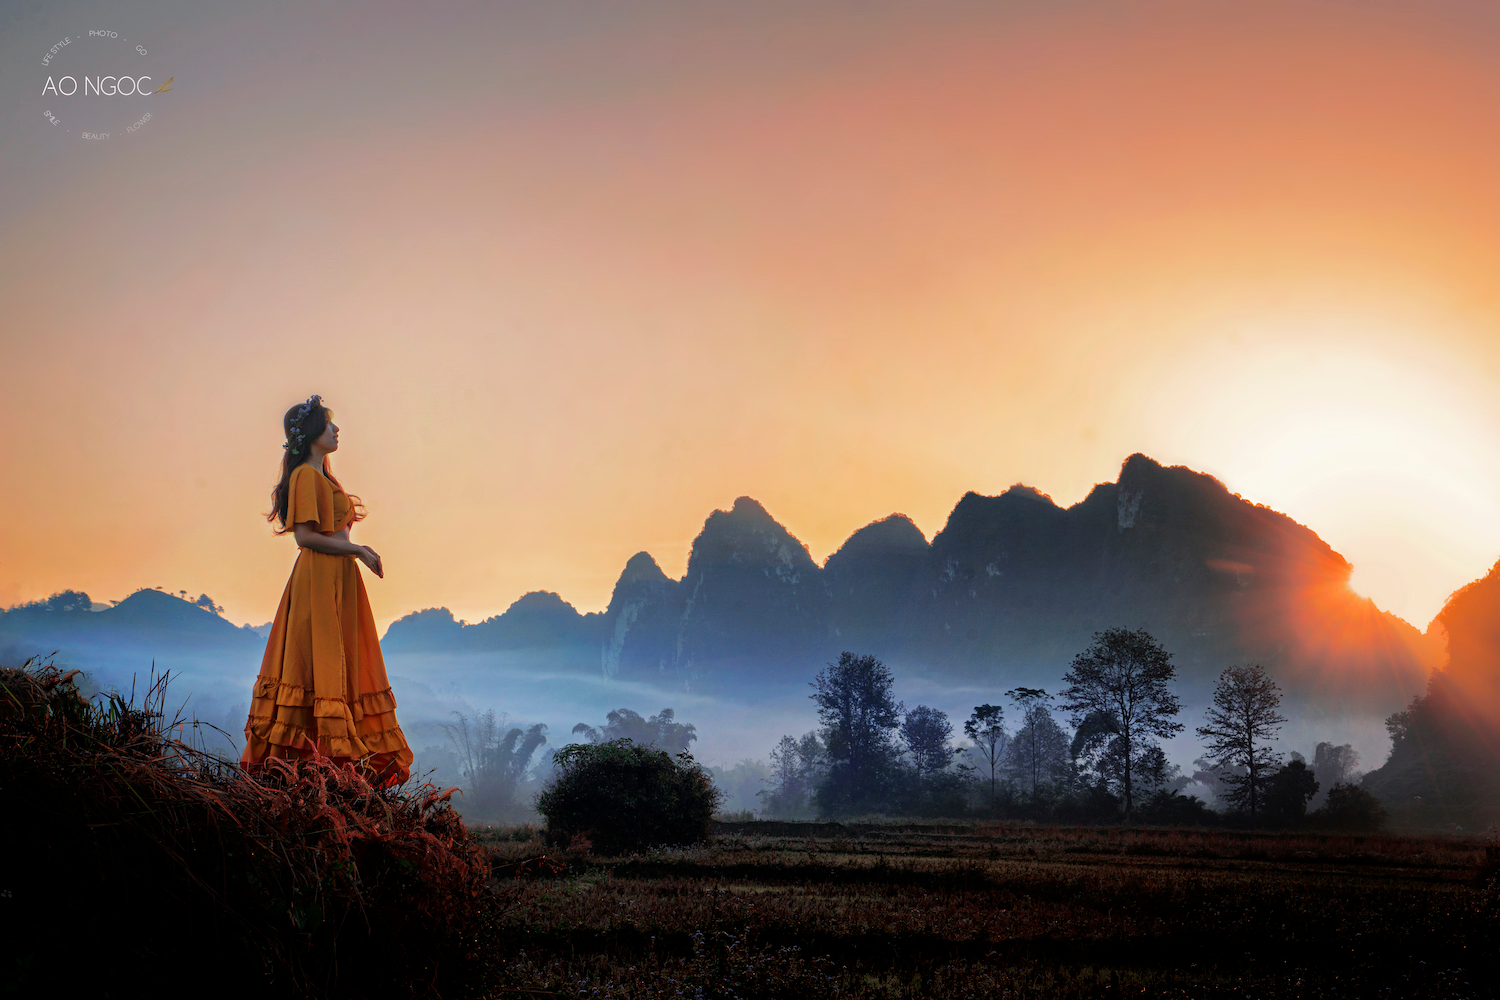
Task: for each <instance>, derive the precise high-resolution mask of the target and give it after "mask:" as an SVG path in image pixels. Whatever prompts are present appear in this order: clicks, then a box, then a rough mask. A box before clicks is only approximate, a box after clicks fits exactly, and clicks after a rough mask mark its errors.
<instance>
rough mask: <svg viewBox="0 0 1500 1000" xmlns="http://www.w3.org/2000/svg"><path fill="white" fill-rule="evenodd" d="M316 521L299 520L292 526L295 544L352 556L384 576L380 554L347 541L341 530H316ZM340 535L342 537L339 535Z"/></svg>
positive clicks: (316, 550) (364, 546)
mask: <svg viewBox="0 0 1500 1000" xmlns="http://www.w3.org/2000/svg"><path fill="white" fill-rule="evenodd" d="M316 523H317V522H316V521H301V522H299V523H297V524H295V525H293V527H292V533H293V535H294V536H295V537H296V539H297V545H298V546H300V547H301V548H304V549H312V550H313V551H314V552H326V553H327V554H329V555H331V556H354V557H355V558H357V559H358V560H359V561H360V562H362V563H364V564H365V565H366V566H368V567H370V572H372V573H374V574H375V575H376V576H378V577H381V578H384V577H385V573H384V572H383V570H382V567H381V565H380V556H379V555H377V554H376V552H375V550H374V549H372V548H370V547H369V546H368V545H355V544H354V543H353V542H351V541H349V536H348V535H347V534H344V533H343V532H339V534H338V535H332V536H330V535H325V534H322V533H321V532H319V531H318V529H317V528H316V527H314V525H315V524H316ZM339 535H342V536H343V537H339Z"/></svg>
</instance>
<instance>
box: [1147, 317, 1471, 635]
mask: <svg viewBox="0 0 1500 1000" xmlns="http://www.w3.org/2000/svg"><path fill="white" fill-rule="evenodd" d="M1179 365H1180V368H1179V369H1177V372H1176V375H1175V377H1174V378H1173V379H1172V381H1173V382H1174V384H1175V386H1176V388H1177V390H1178V391H1177V392H1173V393H1171V394H1170V396H1171V403H1172V408H1173V410H1174V411H1175V412H1176V413H1177V414H1178V418H1177V419H1176V420H1175V421H1173V420H1171V419H1170V416H1169V415H1168V414H1161V415H1160V416H1159V419H1161V420H1163V421H1164V422H1166V423H1168V424H1169V425H1170V426H1172V427H1173V431H1172V432H1171V436H1172V437H1173V438H1174V449H1173V450H1174V451H1178V450H1179V449H1180V453H1184V454H1194V453H1196V454H1217V455H1223V456H1226V458H1229V459H1231V461H1226V462H1225V467H1226V468H1229V467H1231V464H1232V468H1233V475H1232V476H1231V477H1229V478H1228V479H1227V485H1228V486H1229V487H1230V488H1231V489H1232V490H1236V491H1239V492H1242V493H1243V494H1244V495H1245V496H1246V497H1247V498H1248V499H1251V500H1253V501H1255V502H1257V503H1264V504H1267V505H1268V506H1271V507H1275V508H1276V509H1278V510H1281V511H1284V512H1286V513H1287V514H1289V515H1291V516H1292V517H1294V518H1296V519H1297V520H1299V521H1301V522H1302V523H1304V524H1308V525H1310V526H1311V527H1313V528H1314V530H1316V531H1318V533H1319V534H1320V535H1321V536H1322V537H1323V539H1324V540H1325V541H1327V542H1328V543H1329V544H1330V545H1332V546H1333V548H1334V549H1335V550H1336V551H1338V552H1339V553H1341V554H1342V555H1343V556H1344V557H1345V558H1346V559H1348V560H1349V561H1350V562H1351V563H1353V565H1354V572H1353V574H1352V576H1351V579H1350V586H1351V587H1352V588H1353V589H1354V590H1355V591H1356V592H1358V593H1360V594H1362V595H1364V596H1366V597H1370V598H1372V599H1374V600H1375V602H1376V603H1377V604H1378V605H1379V606H1380V607H1381V608H1383V609H1386V610H1389V611H1391V612H1393V613H1395V614H1398V615H1400V616H1401V617H1403V618H1406V619H1407V620H1408V621H1411V622H1412V623H1413V624H1415V625H1417V626H1418V627H1419V628H1425V627H1426V625H1427V623H1428V622H1429V621H1430V620H1431V618H1432V616H1433V615H1434V614H1436V613H1437V611H1438V610H1439V609H1440V608H1441V605H1442V599H1443V596H1444V595H1443V594H1442V590H1443V586H1442V582H1443V581H1445V580H1446V581H1452V580H1470V579H1473V578H1475V577H1477V576H1480V575H1482V574H1483V573H1484V571H1485V569H1486V568H1487V567H1488V565H1489V564H1490V563H1491V562H1492V561H1493V554H1494V552H1495V551H1496V549H1497V548H1500V525H1496V524H1495V523H1494V522H1493V518H1492V517H1491V516H1490V511H1491V509H1492V502H1491V500H1492V497H1493V496H1494V495H1495V492H1496V490H1497V489H1500V464H1497V461H1496V458H1495V456H1494V455H1493V453H1492V451H1491V449H1490V448H1489V447H1487V442H1489V441H1493V440H1494V436H1495V434H1496V432H1497V426H1496V424H1497V421H1496V415H1495V411H1494V408H1493V407H1492V406H1491V405H1490V404H1489V402H1488V399H1487V397H1486V394H1485V393H1484V391H1483V389H1482V387H1481V386H1480V385H1479V383H1478V380H1477V379H1476V378H1475V377H1474V375H1473V373H1471V372H1467V371H1464V370H1461V369H1459V368H1458V367H1457V366H1456V365H1455V364H1454V363H1453V362H1452V361H1451V359H1450V358H1448V357H1446V356H1444V355H1442V354H1441V353H1439V352H1438V351H1436V350H1432V351H1429V350H1425V349H1423V348H1422V347H1421V346H1418V345H1417V344H1414V341H1413V339H1412V338H1411V337H1409V336H1408V337H1406V338H1402V339H1398V337H1397V336H1396V334H1395V333H1394V332H1393V331H1389V330H1386V329H1382V328H1381V327H1380V326H1379V325H1376V324H1373V323H1368V322H1366V323H1362V324H1354V323H1348V322H1344V323H1338V322H1319V323H1308V322H1305V321H1304V322H1301V323H1293V324H1282V325H1273V324H1266V325H1261V326H1258V327H1255V328H1249V329H1244V330H1240V331H1235V332H1233V333H1231V334H1229V335H1227V336H1220V337H1218V338H1216V339H1213V340H1210V341H1208V342H1207V343H1205V344H1203V345H1200V347H1199V349H1198V350H1196V351H1188V352H1187V354H1186V356H1185V357H1184V358H1183V359H1182V360H1181V361H1180V362H1179ZM1205 373H1213V374H1212V375H1211V376H1208V377H1205ZM1183 413H1189V414H1194V415H1195V416H1194V417H1193V418H1192V419H1186V420H1185V419H1182V418H1181V414H1183Z"/></svg>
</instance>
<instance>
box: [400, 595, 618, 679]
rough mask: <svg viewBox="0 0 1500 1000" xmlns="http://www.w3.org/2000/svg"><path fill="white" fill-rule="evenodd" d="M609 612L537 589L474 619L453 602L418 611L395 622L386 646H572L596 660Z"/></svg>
mask: <svg viewBox="0 0 1500 1000" xmlns="http://www.w3.org/2000/svg"><path fill="white" fill-rule="evenodd" d="M603 618H604V616H603V615H599V614H590V615H580V614H579V613H578V610H577V609H576V608H574V607H573V605H571V604H569V603H568V602H567V601H564V600H563V599H562V598H561V597H559V596H558V595H557V594H554V593H552V592H551V591H546V590H534V591H532V592H531V593H529V594H525V595H523V596H522V597H521V599H520V600H518V601H516V602H515V603H514V604H512V605H511V606H510V607H509V608H506V609H505V613H504V614H499V615H495V616H494V617H492V618H486V619H485V620H484V621H482V622H477V623H475V624H473V625H469V624H466V623H462V622H458V621H455V620H454V618H453V614H452V612H450V611H449V610H448V609H447V608H428V609H426V610H425V611H417V612H414V613H413V614H409V615H407V616H406V617H404V618H399V619H397V620H396V621H394V622H392V623H391V627H390V628H389V629H388V630H387V631H386V636H385V638H384V639H383V640H382V641H381V646H382V648H384V649H385V650H387V651H388V652H393V653H408V652H428V651H437V650H442V651H446V652H480V651H484V650H499V649H536V648H547V649H553V650H557V651H561V652H564V653H566V652H569V651H571V652H573V653H574V654H575V655H576V656H578V657H581V658H582V659H583V660H585V661H587V662H588V664H589V665H590V666H594V665H596V664H597V661H598V655H599V641H600V638H601V637H602V635H603V633H602V631H601V626H602V621H603Z"/></svg>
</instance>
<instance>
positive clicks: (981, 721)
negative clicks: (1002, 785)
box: [964, 705, 1006, 807]
mask: <svg viewBox="0 0 1500 1000" xmlns="http://www.w3.org/2000/svg"><path fill="white" fill-rule="evenodd" d="M964 735H965V736H967V737H968V738H969V739H971V740H973V741H974V746H975V747H977V748H978V749H979V756H980V758H981V759H983V760H984V762H985V764H986V765H987V766H988V767H989V770H990V805H991V806H992V807H993V806H994V804H995V782H996V778H997V772H998V770H999V767H1000V759H1001V758H1002V757H1004V756H1005V747H1006V733H1005V710H1004V709H1003V708H1001V707H1000V706H999V705H975V706H974V714H973V715H971V716H969V721H968V722H965V723H964Z"/></svg>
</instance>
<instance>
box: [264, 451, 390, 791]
mask: <svg viewBox="0 0 1500 1000" xmlns="http://www.w3.org/2000/svg"><path fill="white" fill-rule="evenodd" d="M353 518H354V504H353V503H352V502H351V501H350V500H349V497H348V495H347V494H345V493H344V491H343V490H341V489H339V488H338V487H337V486H335V485H334V484H333V482H332V481H331V480H330V479H328V477H327V476H325V475H323V474H322V473H321V472H320V471H319V470H317V469H315V468H313V467H312V466H311V465H307V464H303V465H300V466H298V467H297V468H296V469H295V470H293V472H292V478H291V482H290V485H289V492H288V496H287V517H286V523H287V526H288V527H291V526H292V525H295V524H301V523H303V522H305V521H313V522H316V523H317V526H318V531H319V532H320V533H322V534H324V535H332V534H334V533H335V532H338V531H342V530H343V529H344V528H347V527H348V526H349V524H350V523H351V522H352V521H353ZM314 753H316V754H318V755H321V756H324V757H329V758H332V759H333V760H335V761H359V762H361V763H362V764H363V765H364V766H366V767H368V768H369V769H370V771H371V772H372V773H373V774H374V775H375V776H376V778H377V780H378V781H379V782H380V783H381V784H387V783H398V782H402V781H405V780H406V779H407V778H408V777H409V776H410V775H411V763H412V752H411V749H410V748H409V747H408V746H407V745H406V736H405V734H403V733H402V732H401V727H400V725H398V724H397V722H396V699H395V697H394V696H393V695H392V694H391V682H390V681H389V680H388V679H387V678H386V673H385V658H384V657H383V656H381V654H380V638H379V636H378V635H377V633H376V631H375V618H374V616H373V615H372V614H371V613H370V600H369V598H368V596H367V595H366V594H365V582H364V578H363V577H362V576H360V572H359V562H358V560H357V559H356V558H355V557H354V556H337V555H330V554H328V553H326V552H314V551H313V550H311V549H300V550H299V551H298V553H297V562H296V565H294V566H293V567H292V577H291V579H290V580H288V581H287V585H286V591H285V592H284V593H283V594H282V595H281V605H280V607H278V608H277V609H276V620H275V622H274V623H273V624H272V625H271V636H270V638H269V639H268V640H267V642H266V654H265V658H264V659H263V660H262V661H261V665H260V676H259V677H257V678H256V680H255V689H254V692H253V694H252V696H251V702H250V718H249V721H247V722H246V723H245V753H244V756H243V757H242V758H241V763H243V764H245V765H246V766H252V765H255V764H259V763H262V762H263V761H265V760H266V759H267V758H270V757H281V758H285V759H291V758H297V757H308V756H312V755H313V754H314Z"/></svg>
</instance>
